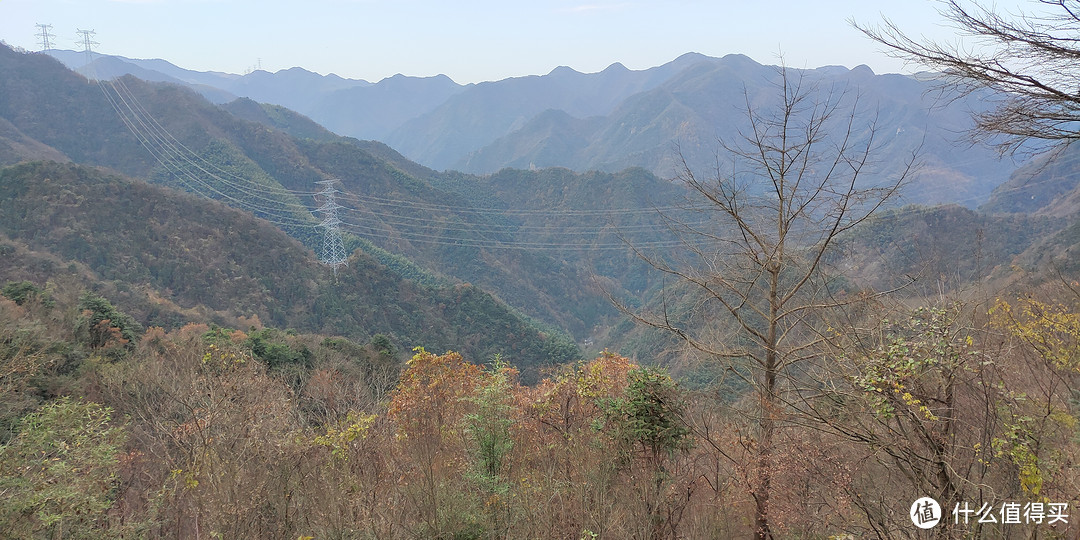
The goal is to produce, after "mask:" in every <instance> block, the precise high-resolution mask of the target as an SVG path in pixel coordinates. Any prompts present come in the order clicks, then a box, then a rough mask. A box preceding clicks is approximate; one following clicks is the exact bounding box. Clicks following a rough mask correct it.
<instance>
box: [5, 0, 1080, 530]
mask: <svg viewBox="0 0 1080 540" xmlns="http://www.w3.org/2000/svg"><path fill="white" fill-rule="evenodd" d="M949 5H950V6H952V8H954V9H955V8H956V6H957V5H956V4H949ZM1047 5H1048V6H1056V5H1057V4H1053V3H1050V4H1047ZM1070 13H1071V12H1070ZM1062 17H1065V18H1064V19H1060V18H1059V19H1057V20H1066V21H1070V20H1075V19H1076V18H1075V15H1073V18H1072V19H1069V18H1068V17H1066V16H1064V15H1063V16H1062ZM1069 24H1071V23H1069ZM1071 28H1073V29H1074V30H1075V27H1071ZM1014 29H1015V28H1014ZM42 30H43V31H45V30H46V29H45V28H42ZM869 33H870V34H871V35H872V32H869ZM1036 34H1037V35H1036V36H1035V37H1039V36H1040V35H1043V34H1038V33H1036ZM86 35H87V36H89V34H86ZM88 39H89V38H88ZM905 43H909V42H905ZM1074 43H1075V41H1069V42H1066V43H1065V49H1066V50H1071V49H1069V48H1070V47H1074ZM1075 56H1076V55H1075V54H1072V55H1071V56H1069V57H1068V58H1067V59H1066V62H1065V63H1064V64H1063V65H1065V66H1066V67H1067V68H1068V69H1063V72H1069V70H1071V69H1075V62H1074V59H1075ZM97 65H98V66H99V67H101V68H103V69H104V68H109V69H115V70H116V71H115V72H114V73H115V74H120V73H121V72H122V71H124V70H126V69H128V66H126V65H123V64H119V63H116V62H113V61H112V60H110V61H100V62H98V63H97ZM132 65H137V67H139V68H140V69H145V70H152V71H155V72H156V73H158V74H159V75H161V77H159V82H147V81H145V80H140V79H138V78H136V77H133V76H130V75H123V76H118V77H100V78H96V77H95V76H94V73H93V70H92V69H87V70H84V73H86V74H88V75H90V77H89V78H87V77H84V76H83V75H81V74H79V73H77V72H73V71H70V70H68V69H66V68H64V67H63V66H62V65H61V64H60V63H59V62H57V61H56V60H54V59H52V58H50V57H49V56H47V55H45V54H30V53H26V52H24V51H15V50H12V49H9V48H7V47H6V46H0V74H2V76H0V537H4V538H6V537H12V538H34V539H37V538H41V539H44V538H50V539H58V538H85V539H96V538H124V539H127V538H132V539H141V538H155V539H156V538H166V539H172V538H175V539H182V538H183V539H186V538H196V539H202V538H220V539H234V538H235V539H241V538H284V539H299V540H315V539H322V538H338V539H354V538H355V539H369V538H378V539H390V540H393V539H440V540H441V539H477V540H479V539H487V540H493V539H505V540H509V539H523V540H531V539H534V538H553V539H567V540H599V539H630V540H677V539H682V538H756V539H758V540H776V539H780V538H784V539H787V538H791V539H825V538H828V539H834V538H836V539H845V538H851V539H853V538H923V537H926V538H931V537H932V538H938V539H945V538H992V539H1002V540H1006V539H1009V540H1011V539H1014V538H1015V539H1020V538H1024V539H1033V538H1048V539H1051V538H1076V537H1077V535H1078V534H1080V465H1078V464H1080V428H1078V426H1080V400H1078V399H1077V398H1078V394H1077V388H1080V263H1078V261H1080V257H1078V256H1077V254H1078V253H1080V252H1078V251H1077V250H1078V249H1080V219H1078V214H1077V209H1078V208H1080V206H1078V201H1080V195H1078V193H1080V187H1078V186H1077V181H1076V177H1077V174H1076V173H1077V167H1076V166H1075V156H1076V149H1077V146H1076V145H1075V144H1072V145H1071V146H1070V145H1069V144H1061V145H1060V146H1055V147H1054V148H1055V149H1056V151H1055V152H1051V153H1046V154H1043V155H1042V156H1040V157H1039V158H1037V159H1035V160H1033V161H1031V162H1030V163H1027V164H1025V165H1024V166H1023V167H1021V168H1019V170H1015V171H1014V170H1012V169H1011V168H1010V167H1008V164H1009V163H1011V161H1009V160H997V159H986V157H987V156H988V155H991V154H992V151H991V150H990V149H987V148H982V147H980V148H977V149H974V148H973V149H968V150H965V151H963V152H960V153H956V152H957V150H956V146H955V145H954V144H952V143H953V142H955V141H950V140H948V137H947V136H946V135H947V134H948V133H950V132H952V133H959V130H962V129H966V128H964V127H963V125H966V124H964V123H965V122H968V121H969V120H970V119H968V118H967V117H966V116H963V115H962V114H961V109H960V108H954V107H953V105H956V106H959V105H963V104H965V103H966V104H968V105H972V104H974V105H976V106H977V107H976V108H977V109H978V107H992V106H993V105H994V104H995V103H994V100H993V99H990V100H987V101H985V102H984V101H982V100H983V98H985V97H987V96H990V97H993V98H995V99H1004V98H1003V96H1001V95H997V94H984V93H983V92H984V91H985V92H992V91H994V88H993V87H990V88H975V89H972V92H971V93H969V94H968V95H967V97H968V99H969V101H963V100H960V101H952V102H948V103H945V104H942V103H941V102H939V101H937V100H936V98H935V97H934V96H933V95H932V94H929V93H925V92H924V90H926V89H927V88H931V86H928V84H924V83H927V80H935V81H937V82H938V83H942V82H943V81H944V82H946V83H948V82H950V81H951V79H949V78H947V77H937V76H934V77H920V78H918V79H916V78H912V77H901V76H878V75H875V74H873V73H872V72H870V70H869V69H867V68H865V67H860V68H856V69H853V70H848V69H846V68H840V67H823V68H818V69H813V70H799V69H785V68H781V69H779V70H778V69H776V68H773V67H769V66H761V65H759V64H757V63H756V62H754V61H752V60H750V59H749V58H747V57H744V56H739V55H731V56H727V57H724V58H722V59H715V58H708V57H703V56H700V55H695V54H690V55H686V56H683V57H680V58H679V59H678V60H676V61H675V62H672V63H671V64H668V65H665V66H661V67H658V68H653V69H650V70H643V71H631V70H628V69H626V68H625V67H623V66H622V65H621V64H616V65H613V66H612V67H610V68H608V69H607V70H605V71H604V72H602V73H599V74H581V73H577V72H574V71H573V70H570V69H569V68H559V69H556V70H554V71H553V72H551V73H550V74H548V75H546V76H538V77H521V78H515V79H507V80H505V81H499V82H496V83H485V84H479V85H474V86H469V87H460V86H458V85H456V84H454V83H452V81H449V80H448V79H445V80H444V79H443V78H432V79H429V80H424V81H416V80H413V79H411V78H407V77H396V78H391V79H387V80H386V81H383V82H381V83H378V84H375V85H367V84H366V83H363V81H348V80H343V79H340V78H336V77H332V76H326V77H323V76H319V75H316V74H314V73H311V72H308V71H306V70H303V69H299V68H296V69H294V70H288V72H279V73H278V74H273V75H271V74H266V73H256V74H253V76H245V77H230V76H226V75H223V74H215V73H204V74H196V73H191V72H185V71H184V70H180V69H178V68H176V67H175V66H171V64H169V65H164V64H161V63H155V62H153V61H146V62H136V63H132ZM1069 66H1073V67H1069ZM158 70H164V71H158ZM166 72H167V74H166ZM215 80H218V81H225V82H228V84H230V85H232V86H230V88H233V89H236V90H237V91H238V92H240V91H241V90H242V89H243V88H244V86H245V85H249V84H250V85H251V88H250V89H252V90H259V91H261V92H265V93H267V95H271V96H278V97H289V98H292V99H296V100H297V101H304V100H303V99H301V97H299V96H298V95H291V94H293V93H295V94H301V93H304V92H305V91H306V90H305V89H307V90H310V91H311V93H310V94H306V95H308V96H309V97H310V96H312V95H317V96H320V97H319V100H324V99H325V101H321V102H320V101H318V100H314V101H311V100H309V101H307V102H306V104H305V106H309V107H313V110H314V108H317V107H320V106H323V107H326V108H327V109H326V110H325V111H323V112H322V114H332V113H334V112H340V113H341V114H342V115H343V116H342V118H340V121H341V124H342V125H351V123H352V121H353V120H355V118H350V117H349V116H350V115H353V114H372V113H373V112H374V111H380V112H382V113H385V114H382V115H377V114H372V115H373V118H372V123H371V124H370V125H367V126H366V127H364V129H368V128H370V129H378V130H382V131H384V132H387V133H390V132H391V131H392V132H393V137H400V139H395V140H398V142H399V143H400V145H401V146H400V147H399V146H394V147H391V146H388V145H386V144H384V143H382V142H378V141H359V140H356V139H352V138H348V137H341V136H339V135H336V134H334V133H332V132H331V131H330V130H328V129H327V128H326V126H324V125H320V124H319V123H317V122H315V121H313V120H312V119H311V118H309V117H307V116H304V115H303V114H301V113H300V112H296V111H294V110H291V109H288V108H285V107H284V106H282V105H281V104H270V103H258V102H257V101H256V100H252V99H246V98H241V99H236V100H229V101H228V102H224V103H214V102H211V101H208V100H207V99H205V97H204V96H205V95H206V94H214V92H215V91H208V90H207V89H205V88H203V89H202V94H200V93H199V92H197V91H196V90H193V89H192V87H197V86H199V85H202V84H210V83H212V82H213V81H215ZM175 81H180V82H181V83H182V84H177V83H176V82H175ZM414 83H419V84H420V86H417V85H415V84H414ZM264 84H265V85H267V86H261V85H264ZM422 86H423V87H429V88H427V90H431V92H432V93H428V92H427V90H424V91H420V90H418V89H419V88H421V87H422ZM938 88H939V89H943V88H941V87H938ZM1070 88H1071V87H1070ZM511 90H512V91H511ZM414 91H415V92H414ZM384 94H387V95H388V94H393V96H392V99H390V101H389V102H387V101H380V100H381V99H383V98H386V95H384ZM1066 94H1067V95H1068V96H1071V94H1068V93H1067V92H1066ZM439 96H442V97H441V98H440V97H439ZM219 97H222V96H221V95H219ZM230 97H231V96H230ZM330 98H333V99H330ZM337 98H340V99H341V100H342V101H341V102H338V101H334V100H335V99H337ZM440 99H442V101H441V102H440V103H436V102H438V101H439V100H440ZM1067 99H1070V100H1071V99H1073V98H1072V97H1068V98H1067ZM733 100H734V101H733ZM733 102H738V103H739V104H740V106H739V107H731V106H730V105H731V103H733ZM320 103H321V105H320ZM380 103H384V104H385V103H389V104H390V105H391V106H389V107H388V108H387V109H385V110H380V109H379V104H380ZM930 106H934V107H937V108H934V109H933V110H929V109H927V107H930ZM421 109H423V110H421ZM980 110H981V109H980ZM1025 110H1026V109H1025ZM1055 110H1056V111H1057V112H1060V113H1062V114H1065V113H1069V114H1073V115H1074V116H1073V117H1072V118H1074V120H1071V122H1072V123H1071V124H1070V123H1068V122H1066V125H1075V123H1076V119H1080V116H1076V115H1075V110H1076V109H1070V108H1068V107H1064V108H1059V109H1055ZM870 111H873V112H870ZM976 112H977V111H976ZM1051 116H1052V118H1054V119H1056V118H1057V117H1056V116H1054V115H1051ZM931 118H935V119H937V120H940V122H936V123H935V122H931V121H930V120H929V119H931ZM1055 121H1056V120H1055ZM395 123H397V124H398V125H397V127H391V126H392V125H393V124H395ZM361 128H362V127H361V126H357V125H351V127H350V129H361ZM953 129H956V130H957V131H955V132H953V131H951V130H953ZM722 130H731V131H722ZM496 131H501V132H502V134H501V135H495V134H494V133H495V132H496ZM672 133H676V134H678V137H679V143H680V146H679V147H678V148H673V147H672V145H671V142H672V135H671V134H672ZM725 133H726V134H727V135H730V134H733V133H737V134H738V135H739V136H738V137H736V138H731V137H729V136H724V137H721V138H723V139H724V140H723V141H722V142H718V141H717V135H724V134H725ZM995 133H996V132H995ZM388 137H389V136H388ZM1070 137H1071V138H1070ZM1074 138H1075V133H1071V132H1070V133H1067V134H1066V135H1065V136H1063V139H1061V140H1056V142H1062V141H1064V143H1069V142H1070V141H1071V140H1072V139H1074ZM418 141H419V142H418ZM478 145H479V146H478ZM1051 146H1052V145H1051ZM466 147H469V148H472V149H471V150H467V151H468V152H472V153H471V154H469V158H468V159H471V160H475V161H474V162H473V163H474V164H475V165H476V166H477V169H475V170H477V171H480V170H483V172H484V173H483V174H470V173H467V172H460V171H454V170H442V171H440V170H435V169H434V168H430V167H428V166H425V165H423V164H420V163H416V162H414V161H411V160H410V159H409V158H408V157H406V156H410V155H415V154H414V153H415V152H418V151H421V152H423V153H424V154H425V155H426V156H428V157H429V158H430V159H431V160H436V161H438V160H443V161H445V160H450V159H458V158H461V156H460V155H458V152H459V151H460V150H462V149H465V148H466ZM482 147H483V148H482ZM1018 148H1020V149H1021V150H1023V149H1026V148H1027V147H1026V146H1024V145H1023V144H1020V145H1019V147H1018ZM679 149H681V150H682V151H683V153H682V154H681V155H680V153H679V152H678V150H679ZM706 150H708V151H709V155H708V156H706V157H703V156H704V154H703V153H702V152H704V151H706ZM455 155H458V157H455ZM567 155H572V156H573V158H574V159H576V160H578V161H577V162H576V163H577V164H575V165H573V167H580V168H582V169H583V170H586V169H587V170H588V172H577V171H575V170H572V169H571V168H567V167H544V165H545V164H549V163H546V162H545V161H544V160H547V159H553V160H554V159H556V158H557V157H559V156H562V157H561V158H559V159H565V158H566V156H567ZM462 159H464V158H462ZM427 163H428V164H432V163H434V162H433V161H427ZM507 163H512V164H513V165H515V166H516V167H518V168H506V167H504V166H503V165H505V164H507ZM658 164H662V165H663V166H665V167H666V166H669V165H670V166H671V167H673V168H674V169H675V172H676V173H677V174H674V175H664V176H663V177H661V176H658V175H657V174H655V171H656V169H655V167H657V166H659V165H658ZM481 165H483V167H481ZM435 166H436V167H438V168H443V166H441V165H435ZM1006 178H1008V181H1005V179H1006ZM994 186H997V187H996V188H995V187H994ZM991 189H993V193H990V191H991ZM984 199H986V200H987V202H986V203H985V204H983V205H982V206H981V207H979V208H978V209H977V210H976V209H974V207H975V206H976V205H977V203H979V202H980V201H983V200H984ZM912 200H917V201H928V200H952V201H954V204H948V205H940V206H923V205H917V204H909V203H910V202H911V201H912ZM957 203H959V204H957ZM339 242H340V243H339ZM338 250H343V251H344V253H337V251H338ZM339 257H340V259H339ZM931 503H932V504H931ZM927 528H928V529H929V530H925V531H924V529H927Z"/></svg>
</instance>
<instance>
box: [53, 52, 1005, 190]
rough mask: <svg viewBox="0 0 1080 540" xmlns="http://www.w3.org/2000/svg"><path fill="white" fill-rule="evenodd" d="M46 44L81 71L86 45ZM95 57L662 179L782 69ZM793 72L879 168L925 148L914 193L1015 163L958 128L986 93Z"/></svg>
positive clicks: (422, 146)
mask: <svg viewBox="0 0 1080 540" xmlns="http://www.w3.org/2000/svg"><path fill="white" fill-rule="evenodd" d="M50 54H53V55H54V56H56V57H57V58H59V59H61V60H62V61H64V62H65V63H66V64H67V65H68V66H69V67H72V68H75V69H82V70H86V69H87V68H86V66H85V64H86V57H85V56H84V55H83V54H82V53H75V52H70V51H51V52H50ZM92 67H93V69H94V70H95V71H96V72H97V73H98V75H99V76H104V77H108V76H115V75H119V74H123V73H130V74H133V75H135V76H138V77H140V78H143V79H146V80H160V81H171V82H176V83H180V84H185V85H188V86H190V87H192V88H194V89H196V90H197V91H199V92H200V93H202V94H203V95H204V96H206V97H207V98H208V99H210V100H211V101H213V102H216V103H224V102H226V101H231V100H232V99H233V98H234V97H236V96H242V97H249V98H251V99H254V100H255V101H258V102H263V103H273V104H278V105H282V106H285V107H288V108H290V109H293V110H295V111H297V112H300V113H302V114H305V115H307V116H309V117H310V118H311V119H312V120H314V121H315V122H317V123H319V124H321V125H323V126H325V127H326V128H328V129H330V130H331V131H333V132H335V133H338V134H340V135H346V136H351V137H356V138H359V139H373V140H379V141H381V142H384V143H386V144H388V145H389V146H390V147H392V148H394V149H395V150H396V151H398V152H400V153H401V154H402V155H404V156H405V157H407V158H409V159H410V160H413V161H416V162H417V163H420V164H422V165H424V166H426V167H429V168H432V169H435V170H445V169H453V170H459V171H462V172H468V173H474V174H489V173H493V172H495V171H498V170H499V169H502V168H504V167H513V168H524V169H527V168H543V167H566V168H569V169H571V170H575V171H578V172H584V171H588V170H600V171H607V172H616V171H620V170H622V169H625V168H627V167H641V168H644V169H647V170H649V171H651V172H652V173H653V174H656V175H657V176H659V177H661V178H672V177H675V176H677V175H678V174H679V173H680V172H681V159H685V160H686V163H687V165H689V166H690V167H691V168H692V169H693V170H695V171H699V172H700V171H708V170H711V169H715V167H716V155H717V150H718V148H719V141H720V140H724V141H727V142H729V143H730V142H732V141H737V140H738V139H739V137H740V135H739V133H740V130H745V129H746V126H745V123H744V120H743V119H744V118H745V108H746V105H747V99H746V98H747V96H749V97H750V98H751V102H752V103H753V104H754V105H755V106H763V105H765V103H764V102H762V99H766V98H768V97H769V96H772V95H773V94H772V93H770V92H768V89H769V88H770V87H771V86H772V85H775V84H776V83H777V81H778V79H777V77H778V74H777V68H776V67H775V66H766V65H762V64H759V63H757V62H755V61H753V60H752V59H750V58H747V57H745V56H742V55H728V56H725V57H723V58H711V57H707V56H704V55H700V54H695V53H688V54H685V55H683V56H680V57H679V58H677V59H675V60H673V61H671V62H669V63H667V64H664V65H662V66H658V67H654V68H650V69H645V70H639V71H633V70H629V69H627V68H625V67H624V66H622V65H621V64H613V65H611V66H610V67H608V68H607V69H605V70H603V71H601V72H598V73H589V74H586V73H579V72H577V71H574V70H573V69H570V68H567V67H560V68H556V69H555V70H553V71H552V72H551V73H548V74H547V75H536V76H528V77H516V78H510V79H504V80H501V81H493V82H484V83H479V84H471V85H465V86H463V85H458V84H456V83H454V82H453V81H451V80H450V79H449V78H447V77H445V76H437V77H428V78H417V77H406V76H403V75H397V76H394V77H390V78H387V79H384V80H382V81H379V82H377V83H374V84H372V83H369V82H367V81H362V80H348V79H342V78H340V77H338V76H336V75H327V76H322V75H318V74H315V73H312V72H309V71H306V70H303V69H301V68H292V69H289V70H282V71H279V72H277V73H274V74H270V73H267V72H264V71H255V72H252V73H249V74H247V75H243V76H239V75H229V74H222V73H200V72H193V71H189V70H184V69H181V68H178V67H176V66H173V65H171V64H169V63H167V62H164V61H161V60H149V61H148V60H130V59H126V58H122V57H109V56H104V57H100V58H98V59H97V60H96V61H95V63H94V65H93V66H92ZM795 72H797V73H799V74H800V76H801V77H805V79H806V84H812V85H816V86H817V87H819V91H821V92H831V93H833V94H834V95H835V96H837V97H840V96H843V98H842V99H843V103H842V105H843V106H845V107H846V106H847V105H848V104H850V102H851V100H855V99H857V100H858V102H859V107H858V109H859V115H860V118H859V121H860V122H873V124H874V128H875V134H874V136H875V141H876V149H875V150H876V152H875V153H876V159H877V160H878V161H879V163H880V167H879V168H880V169H881V170H893V171H895V170H897V169H898V168H901V167H902V166H903V164H904V163H905V162H906V161H907V160H908V159H909V158H910V156H911V154H912V153H913V152H916V151H917V152H919V154H920V156H921V159H922V161H923V163H924V166H923V169H922V170H921V171H920V172H919V174H917V175H915V176H914V177H913V179H912V181H911V182H910V184H909V187H908V188H907V189H906V191H905V201H907V202H911V203H943V202H955V203H958V204H961V205H963V206H967V207H971V208H974V207H976V206H978V205H979V204H980V203H982V202H983V201H985V200H986V198H987V197H988V196H989V194H990V191H991V190H992V189H993V188H994V187H995V186H997V185H998V184H1000V183H1002V182H1004V181H1005V180H1006V179H1007V178H1008V175H1009V173H1010V172H1011V171H1012V170H1013V169H1014V168H1015V167H1016V163H1014V162H1013V161H1012V160H1010V159H1002V158H1000V157H999V156H997V155H996V154H995V153H994V152H992V151H991V150H990V149H988V148H984V147H981V146H972V145H970V144H968V143H967V142H966V141H964V140H963V139H962V133H964V132H965V130H966V129H967V128H968V127H969V126H970V120H969V114H970V112H971V111H972V110H978V108H979V107H981V106H982V104H981V102H980V100H979V99H978V97H975V98H971V99H961V100H951V99H948V97H947V96H942V95H941V94H940V93H939V92H935V91H934V86H933V83H932V81H927V80H919V79H916V78H913V77H910V76H905V75H896V74H886V75H877V74H874V73H873V72H872V71H871V70H870V69H869V68H867V67H865V66H859V67H857V68H854V69H846V68H842V67H836V66H833V67H823V68H818V69H812V70H795ZM862 136H866V134H862ZM680 153H681V158H680ZM724 168H725V170H728V169H734V170H737V168H738V167H737V164H734V163H725V164H724Z"/></svg>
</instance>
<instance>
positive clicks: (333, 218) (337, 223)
mask: <svg viewBox="0 0 1080 540" xmlns="http://www.w3.org/2000/svg"><path fill="white" fill-rule="evenodd" d="M336 182H337V180H322V181H319V182H316V184H319V185H321V186H323V190H322V191H320V192H319V193H318V195H317V197H318V199H320V200H321V201H322V204H321V205H320V206H319V208H317V209H316V210H315V211H316V212H319V213H321V214H322V222H321V223H319V226H320V227H322V228H323V248H322V255H321V256H320V257H319V260H320V261H322V263H323V264H325V265H327V266H329V267H331V268H333V269H334V277H337V271H338V268H340V267H341V266H342V265H344V264H348V262H347V261H346V257H345V243H344V242H342V240H341V220H340V219H338V209H340V208H341V205H339V204H338V203H337V200H336V196H337V193H338V190H337V188H335V187H334V184H335V183H336Z"/></svg>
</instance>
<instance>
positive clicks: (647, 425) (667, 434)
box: [602, 367, 690, 457]
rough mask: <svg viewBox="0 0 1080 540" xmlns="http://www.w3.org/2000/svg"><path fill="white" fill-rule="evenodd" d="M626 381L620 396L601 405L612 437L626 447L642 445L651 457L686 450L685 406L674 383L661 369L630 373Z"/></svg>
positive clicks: (687, 442)
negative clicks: (626, 383) (614, 435)
mask: <svg viewBox="0 0 1080 540" xmlns="http://www.w3.org/2000/svg"><path fill="white" fill-rule="evenodd" d="M627 379H628V385H627V388H626V394H625V396H624V397H619V398H613V399H608V400H606V401H604V402H603V403H602V406H603V408H604V411H605V413H606V416H607V419H608V422H609V423H610V424H611V425H613V426H614V428H615V433H616V434H617V435H616V437H617V438H618V439H620V440H621V441H622V442H623V443H624V444H626V445H628V446H636V445H641V446H643V447H644V448H646V449H647V450H648V451H649V452H650V454H651V455H652V456H655V457H661V456H663V455H670V454H672V453H673V452H675V451H676V450H679V449H684V448H686V447H687V445H689V444H690V429H689V428H688V427H686V424H685V423H684V422H683V420H682V415H683V413H684V411H685V408H686V404H685V402H684V398H683V396H682V392H681V391H680V390H679V387H678V385H677V384H676V383H675V381H673V380H672V379H671V377H670V376H669V375H668V374H667V372H666V371H664V370H663V369H657V368H649V367H642V368H637V369H634V370H631V371H630V373H629V374H628V375H627Z"/></svg>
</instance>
